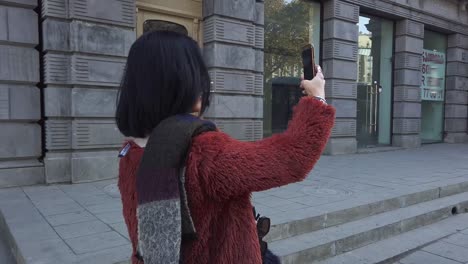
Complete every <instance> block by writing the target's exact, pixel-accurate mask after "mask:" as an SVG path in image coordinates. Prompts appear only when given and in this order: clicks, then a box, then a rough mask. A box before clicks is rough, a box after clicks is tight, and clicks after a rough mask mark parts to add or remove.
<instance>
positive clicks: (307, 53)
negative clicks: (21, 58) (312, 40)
mask: <svg viewBox="0 0 468 264" xmlns="http://www.w3.org/2000/svg"><path fill="white" fill-rule="evenodd" d="M314 54H315V50H314V45H312V44H307V45H306V46H304V48H303V49H302V54H301V55H302V66H303V68H304V79H306V80H312V79H313V78H314V77H315V75H316V74H317V68H316V67H315V55H314Z"/></svg>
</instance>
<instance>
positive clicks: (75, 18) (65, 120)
mask: <svg viewBox="0 0 468 264" xmlns="http://www.w3.org/2000/svg"><path fill="white" fill-rule="evenodd" d="M134 28H135V2H134V1H133V0H121V1H115V0H99V1H93V0H43V1H42V36H43V50H42V52H43V69H44V84H45V88H44V115H45V116H44V118H45V148H46V155H45V159H44V163H45V173H46V182H47V183H54V182H74V183H75V182H83V181H92V180H99V179H107V178H115V177H116V176H117V162H118V159H117V151H116V150H117V148H118V147H119V146H120V144H121V143H122V136H121V135H120V133H119V131H118V130H117V128H116V126H115V122H114V118H113V117H114V110H115V104H116V95H117V90H116V88H117V87H118V86H119V83H120V80H121V76H122V72H123V69H124V67H125V57H126V56H127V53H128V50H129V48H130V46H131V44H132V43H133V41H134V40H135V36H136V34H135V31H134Z"/></svg>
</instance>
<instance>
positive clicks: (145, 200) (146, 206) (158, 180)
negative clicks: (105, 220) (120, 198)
mask: <svg viewBox="0 0 468 264" xmlns="http://www.w3.org/2000/svg"><path fill="white" fill-rule="evenodd" d="M214 130H216V126H215V125H214V124H213V123H211V122H209V121H204V120H201V119H199V118H197V117H195V116H192V115H178V116H173V117H170V118H168V119H166V120H164V121H162V122H161V123H160V124H159V125H158V126H157V127H156V128H155V129H154V130H153V132H152V133H151V135H150V138H149V140H148V143H147V145H146V147H145V152H144V154H143V158H142V160H141V163H140V167H139V169H138V173H137V198H138V207H137V218H138V251H139V254H140V256H141V257H142V258H143V260H144V263H145V264H179V263H180V262H182V260H181V256H180V255H181V242H182V239H196V236H197V233H196V230H195V226H194V224H193V220H192V217H191V215H190V210H189V207H188V202H187V193H186V191H185V163H186V159H187V153H188V151H189V148H190V144H191V141H192V138H193V137H194V136H196V135H199V134H200V133H203V132H206V131H214Z"/></svg>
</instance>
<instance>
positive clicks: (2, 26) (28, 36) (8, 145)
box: [0, 0, 44, 188]
mask: <svg viewBox="0 0 468 264" xmlns="http://www.w3.org/2000/svg"><path fill="white" fill-rule="evenodd" d="M36 7H37V1H35V0H8V1H4V0H0V128H1V129H0V188H1V187H9V186H17V185H31V184H38V183H43V182H44V167H43V165H42V164H41V163H40V162H39V159H40V157H41V155H42V149H41V147H42V144H41V141H42V136H41V135H42V132H41V126H40V125H39V123H38V121H39V120H40V119H41V93H40V90H39V88H38V87H37V86H36V85H37V84H38V83H39V81H40V75H39V72H40V68H39V52H38V51H37V50H36V46H37V45H38V44H39V34H38V21H39V20H38V15H37V13H36V11H35V10H34V9H35V8H36Z"/></svg>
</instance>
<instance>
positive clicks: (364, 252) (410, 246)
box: [309, 214, 468, 264]
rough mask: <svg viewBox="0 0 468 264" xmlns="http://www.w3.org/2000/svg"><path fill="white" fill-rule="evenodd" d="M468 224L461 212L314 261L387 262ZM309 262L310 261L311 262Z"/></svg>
mask: <svg viewBox="0 0 468 264" xmlns="http://www.w3.org/2000/svg"><path fill="white" fill-rule="evenodd" d="M466 228H468V214H460V215H456V216H453V217H450V218H447V219H444V220H442V221H440V222H438V223H435V224H431V225H428V226H424V227H421V228H417V229H415V230H412V231H409V232H406V233H404V234H401V235H397V236H394V237H391V238H389V239H385V240H382V241H379V242H376V243H373V244H371V245H367V246H364V247H361V248H358V249H355V250H352V251H349V252H346V253H344V254H341V255H338V256H335V257H332V258H329V259H326V260H323V261H318V262H312V263H313V264H387V263H394V262H396V261H398V260H399V259H401V258H402V257H404V256H406V255H408V254H410V253H412V252H414V251H415V250H418V249H420V248H423V247H425V246H427V245H429V244H432V243H433V242H435V241H438V240H440V239H442V238H445V237H448V236H450V235H452V234H455V233H457V232H458V231H460V230H463V229H466ZM309 263H310V262H309Z"/></svg>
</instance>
